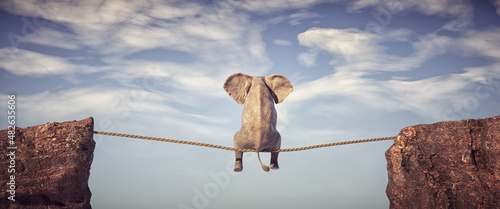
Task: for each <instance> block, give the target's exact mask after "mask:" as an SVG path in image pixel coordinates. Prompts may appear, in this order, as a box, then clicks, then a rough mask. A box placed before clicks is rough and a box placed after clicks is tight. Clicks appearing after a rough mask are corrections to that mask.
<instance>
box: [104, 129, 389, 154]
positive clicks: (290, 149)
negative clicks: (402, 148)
mask: <svg viewBox="0 0 500 209" xmlns="http://www.w3.org/2000/svg"><path fill="white" fill-rule="evenodd" d="M94 133H95V134H101V135H110V136H120V137H127V138H136V139H147V140H154V141H162V142H172V143H179V144H189V145H195V146H202V147H211V148H217V149H224V150H230V151H239V152H257V150H255V149H238V148H233V147H225V146H220V145H214V144H206V143H200V142H191V141H183V140H176V139H165V138H157V137H149V136H138V135H131V134H120V133H111V132H104V131H94ZM394 138H396V137H395V136H389V137H381V138H372V139H361V140H353V141H345V142H334V143H328V144H319V145H313V146H307V147H299V148H289V149H279V150H271V151H260V152H294V151H301V150H308V149H316V148H321V147H331V146H338V145H344V144H356V143H364V142H373V141H382V140H389V139H394Z"/></svg>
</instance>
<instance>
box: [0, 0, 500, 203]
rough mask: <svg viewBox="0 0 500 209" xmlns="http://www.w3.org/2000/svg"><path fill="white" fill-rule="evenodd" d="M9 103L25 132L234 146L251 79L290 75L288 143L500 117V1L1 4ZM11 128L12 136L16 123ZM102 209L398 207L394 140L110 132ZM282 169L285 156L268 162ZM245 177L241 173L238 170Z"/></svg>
mask: <svg viewBox="0 0 500 209" xmlns="http://www.w3.org/2000/svg"><path fill="white" fill-rule="evenodd" d="M0 8H1V10H0V16H1V18H0V22H1V26H2V30H1V31H0V79H1V83H0V86H1V88H0V102H1V103H4V104H5V105H4V106H0V109H1V111H2V112H6V109H7V104H6V103H7V95H8V94H10V93H15V94H16V95H17V98H18V100H17V102H18V121H17V122H18V125H19V126H21V127H27V126H33V125H38V124H44V123H47V122H54V121H57V122H62V121H68V120H80V119H84V118H87V117H90V116H92V117H94V119H95V129H96V130H100V131H109V132H121V133H129V134H137V135H148V136H156V137H166V138H174V139H182V140H191V141H199V142H205V143H213V144H219V145H225V146H232V137H233V134H234V133H235V132H236V131H237V130H238V129H239V126H240V114H241V109H242V106H241V105H239V104H237V103H236V102H234V101H233V100H232V99H231V97H230V96H229V95H227V93H226V92H225V91H224V90H223V88H222V84H223V83H224V81H225V79H226V78H227V77H228V76H229V75H231V74H233V73H237V72H242V73H246V74H249V75H270V74H281V75H284V76H286V77H287V78H288V79H289V80H290V81H291V83H292V85H293V86H294V91H293V92H292V93H291V94H290V95H289V96H288V97H287V98H286V99H285V101H284V102H283V103H281V104H278V105H277V106H276V107H277V111H278V117H279V119H278V130H279V131H280V133H281V135H282V147H283V148H291V147H298V146H307V145H314V144H322V143H329V142H336V141H344V140H352V139H362V138H373V137H384V136H394V135H397V134H398V132H399V130H400V129H402V128H404V127H406V126H410V125H416V124H425V123H435V122H439V121H446V120H462V119H467V118H485V117H491V116H497V115H500V35H499V34H500V17H499V15H500V1H498V0H492V1H487V0H478V1H451V0H422V1H409V0H355V1H325V0H288V1H264V0H256V1H236V0H229V1H176V0H171V1H157V0H150V1H110V0H99V1H65V0H58V1H37V0H32V1H27V0H24V1H13V0H7V1H2V2H1V3H0ZM0 125H2V126H3V127H7V123H6V122H5V121H4V120H2V122H0ZM95 140H96V143H97V146H96V149H95V156H94V162H93V164H92V170H91V177H90V182H89V184H90V188H91V191H92V193H93V195H92V206H93V208H305V207H308V208H387V207H388V205H389V202H388V200H387V197H386V195H385V187H386V184H387V172H386V160H385V157H384V152H385V151H386V150H387V149H388V148H389V146H390V145H391V144H392V142H391V141H383V142H373V143H365V144H357V145H346V146H339V147H333V148H323V149H318V150H314V151H302V152H294V153H282V154H280V158H279V161H280V167H281V169H280V170H278V171H271V172H269V173H265V172H263V171H262V170H261V168H260V166H259V164H258V161H257V160H256V159H255V155H254V154H252V153H247V154H245V157H244V158H245V159H244V170H243V172H242V173H238V174H235V173H233V172H232V171H231V169H232V168H231V167H232V165H231V163H232V162H233V161H234V154H233V152H229V151H223V150H214V149H209V148H202V147H193V146H187V145H178V144H169V143H163V142H153V141H145V140H136V139H123V138H117V137H110V136H100V135H96V136H95ZM262 157H263V158H264V159H265V160H264V161H265V162H268V158H269V154H266V153H264V154H262ZM227 168H229V169H227Z"/></svg>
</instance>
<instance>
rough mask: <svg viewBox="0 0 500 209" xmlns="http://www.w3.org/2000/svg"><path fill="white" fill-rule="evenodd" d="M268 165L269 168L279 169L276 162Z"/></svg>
mask: <svg viewBox="0 0 500 209" xmlns="http://www.w3.org/2000/svg"><path fill="white" fill-rule="evenodd" d="M269 167H271V169H273V170H278V169H280V167H279V166H278V163H275V164H271V165H269Z"/></svg>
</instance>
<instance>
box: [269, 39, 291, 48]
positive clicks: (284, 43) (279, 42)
mask: <svg viewBox="0 0 500 209" xmlns="http://www.w3.org/2000/svg"><path fill="white" fill-rule="evenodd" d="M273 43H274V44H276V45H278V46H291V45H292V42H291V41H288V40H284V39H274V40H273Z"/></svg>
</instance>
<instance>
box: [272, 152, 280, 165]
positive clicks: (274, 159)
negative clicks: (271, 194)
mask: <svg viewBox="0 0 500 209" xmlns="http://www.w3.org/2000/svg"><path fill="white" fill-rule="evenodd" d="M279 154H280V153H279V152H271V165H270V167H271V169H280V167H279V166H278V155H279Z"/></svg>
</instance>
